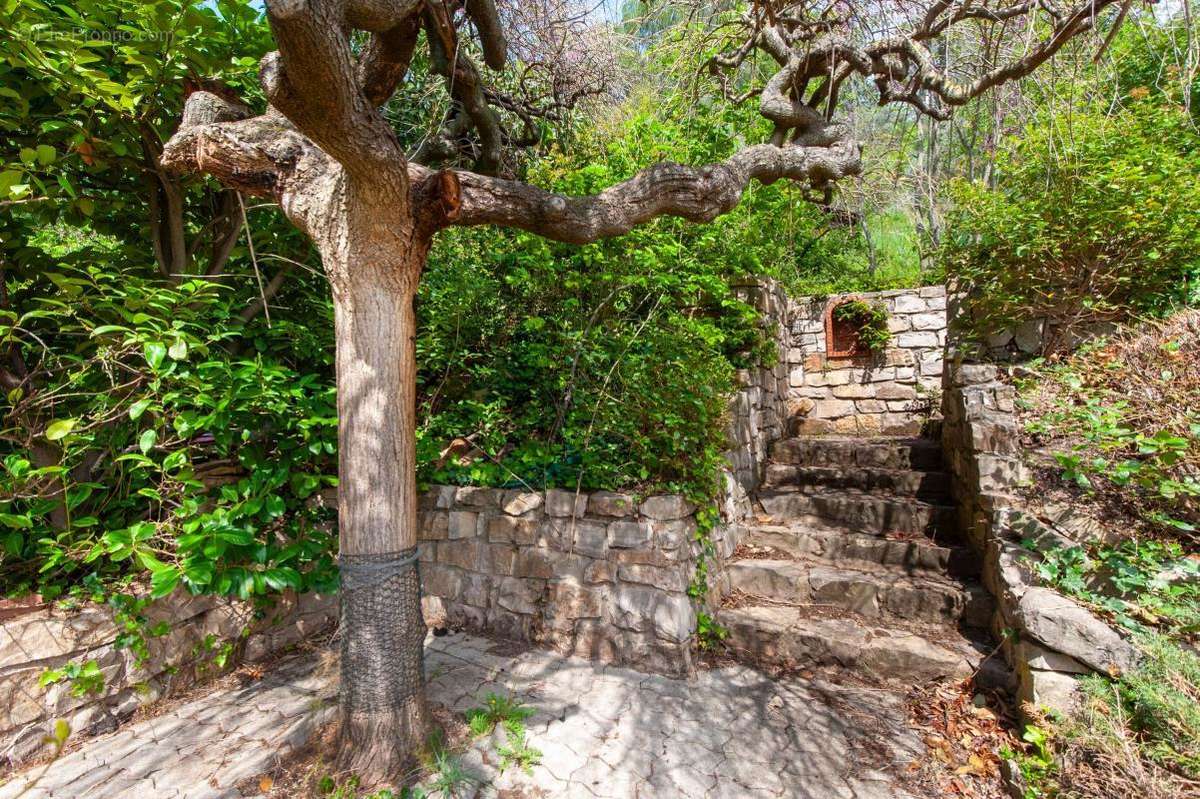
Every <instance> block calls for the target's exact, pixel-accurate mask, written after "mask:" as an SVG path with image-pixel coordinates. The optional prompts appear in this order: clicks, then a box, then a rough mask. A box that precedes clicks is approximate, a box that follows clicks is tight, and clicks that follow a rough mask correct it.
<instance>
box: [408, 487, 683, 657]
mask: <svg viewBox="0 0 1200 799" xmlns="http://www.w3.org/2000/svg"><path fill="white" fill-rule="evenodd" d="M694 512H695V507H694V506H693V505H692V504H691V503H689V502H688V501H687V500H685V499H684V498H683V497H681V496H678V495H662V496H652V497H647V498H645V499H643V500H641V501H640V502H639V501H638V500H637V499H636V498H635V497H634V496H632V495H629V494H620V493H614V492H609V491H595V492H590V493H576V492H572V491H563V490H558V489H548V490H546V491H520V490H504V489H497V488H478V487H474V486H460V487H455V486H435V487H433V488H432V489H430V490H429V491H427V492H426V493H425V494H424V495H423V497H422V510H421V514H420V558H421V577H422V585H423V589H424V592H425V596H426V605H425V610H426V616H427V621H431V622H433V623H435V624H436V623H439V621H441V622H442V623H445V624H447V625H449V626H452V627H456V628H465V629H474V630H483V631H487V632H489V633H492V634H495V635H500V636H503V637H507V638H515V639H518V640H523V641H529V642H531V643H537V644H541V645H545V646H549V647H551V648H553V649H555V650H557V651H559V652H561V653H563V654H569V655H578V656H581V657H587V658H592V659H596V660H601V661H606V662H613V663H624V664H636V665H638V666H639V667H640V668H644V669H651V670H654V671H658V672H663V673H668V674H686V673H688V672H689V671H690V670H691V667H692V664H691V644H692V637H693V634H694V632H695V628H696V614H695V611H694V609H693V606H692V601H691V599H690V597H689V596H688V594H687V588H688V585H689V583H690V582H691V580H692V576H693V574H694V573H695V568H696V559H697V554H698V550H697V547H696V545H695V541H694V533H695V531H696V521H695V517H694Z"/></svg>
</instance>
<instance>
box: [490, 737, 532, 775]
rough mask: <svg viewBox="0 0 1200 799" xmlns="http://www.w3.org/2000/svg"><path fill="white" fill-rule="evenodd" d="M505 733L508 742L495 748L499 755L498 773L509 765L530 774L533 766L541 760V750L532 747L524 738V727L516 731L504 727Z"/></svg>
mask: <svg viewBox="0 0 1200 799" xmlns="http://www.w3.org/2000/svg"><path fill="white" fill-rule="evenodd" d="M505 735H506V737H507V738H508V743H506V744H503V745H501V746H500V748H499V749H498V750H497V753H498V754H499V755H500V773H501V774H503V773H504V772H505V771H506V770H507V769H508V768H509V767H511V766H516V767H517V768H519V769H521V771H523V772H525V773H526V774H532V773H533V767H534V766H536V765H537V764H538V763H541V762H542V753H541V751H540V750H538V749H534V748H533V747H532V746H530V745H529V742H528V741H527V740H525V730H524V729H522V730H521V731H520V732H519V733H518V732H514V731H513V730H511V729H508V728H506V729H505Z"/></svg>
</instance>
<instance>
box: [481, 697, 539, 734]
mask: <svg viewBox="0 0 1200 799" xmlns="http://www.w3.org/2000/svg"><path fill="white" fill-rule="evenodd" d="M483 701H484V707H477V708H473V709H471V710H468V711H467V727H468V728H469V729H470V730H471V734H472V735H473V736H475V737H477V738H478V737H480V736H482V735H487V734H488V733H490V732H491V731H492V730H494V729H496V726H497V725H500V726H502V727H504V728H505V729H506V730H508V731H509V732H520V733H521V734H524V732H525V719H527V718H529V717H530V716H532V715H533V709H532V708H529V707H526V706H525V705H522V704H521V703H520V702H518V701H517V700H516V699H513V698H511V697H506V696H500V695H499V694H494V693H490V694H488V695H487V697H485V698H484V700H483Z"/></svg>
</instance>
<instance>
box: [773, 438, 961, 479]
mask: <svg viewBox="0 0 1200 799" xmlns="http://www.w3.org/2000/svg"><path fill="white" fill-rule="evenodd" d="M771 459H772V461H774V462H775V463H791V464H796V465H799V466H836V467H853V466H860V467H865V468H876V469H918V470H926V471H937V470H938V469H941V468H942V448H941V445H940V444H939V443H938V442H937V441H934V440H932V439H928V438H851V437H839V436H796V437H794V438H785V439H781V440H779V441H776V442H775V443H774V444H773V445H772V446H771Z"/></svg>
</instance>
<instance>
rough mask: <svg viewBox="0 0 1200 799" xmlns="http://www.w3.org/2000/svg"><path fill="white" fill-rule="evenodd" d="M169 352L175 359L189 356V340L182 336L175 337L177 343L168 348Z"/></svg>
mask: <svg viewBox="0 0 1200 799" xmlns="http://www.w3.org/2000/svg"><path fill="white" fill-rule="evenodd" d="M167 354H168V355H170V356H171V358H172V359H173V360H176V361H182V360H183V359H184V358H186V357H187V354H188V346H187V342H186V341H184V340H183V339H181V338H180V339H175V343H174V344H172V345H171V348H170V349H169V350H167Z"/></svg>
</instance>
